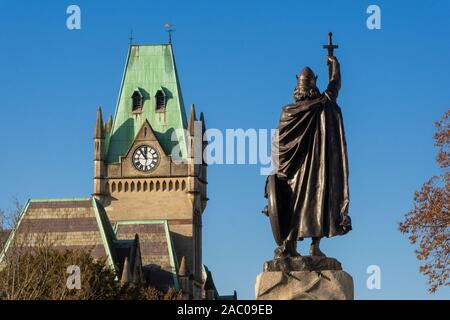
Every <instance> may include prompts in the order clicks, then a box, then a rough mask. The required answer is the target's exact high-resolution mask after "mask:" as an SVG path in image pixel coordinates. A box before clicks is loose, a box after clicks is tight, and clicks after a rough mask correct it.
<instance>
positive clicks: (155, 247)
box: [115, 220, 178, 290]
mask: <svg viewBox="0 0 450 320" xmlns="http://www.w3.org/2000/svg"><path fill="white" fill-rule="evenodd" d="M115 230H116V237H117V239H122V240H126V239H132V238H133V237H134V235H135V234H138V235H139V244H140V249H141V259H142V266H143V272H144V276H145V277H146V279H147V280H148V282H149V283H150V284H151V285H153V286H155V287H157V288H159V289H163V290H166V289H168V288H169V287H174V288H175V289H178V279H177V275H176V262H175V252H174V249H173V246H172V240H171V236H170V232H169V228H168V224H167V221H165V220H163V221H154V220H148V221H119V222H117V224H116V226H115Z"/></svg>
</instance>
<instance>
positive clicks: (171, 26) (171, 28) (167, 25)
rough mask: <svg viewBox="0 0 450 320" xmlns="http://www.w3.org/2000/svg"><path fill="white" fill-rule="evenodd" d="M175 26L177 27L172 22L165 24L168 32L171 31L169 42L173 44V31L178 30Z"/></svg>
mask: <svg viewBox="0 0 450 320" xmlns="http://www.w3.org/2000/svg"><path fill="white" fill-rule="evenodd" d="M173 27H175V25H174V24H171V23H166V24H165V25H164V28H166V32H168V33H169V44H172V32H174V31H176V30H175V29H174V28H173Z"/></svg>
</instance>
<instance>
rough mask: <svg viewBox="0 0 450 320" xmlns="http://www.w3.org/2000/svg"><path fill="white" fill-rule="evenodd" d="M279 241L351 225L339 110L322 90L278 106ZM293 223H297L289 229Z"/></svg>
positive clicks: (339, 231)
mask: <svg viewBox="0 0 450 320" xmlns="http://www.w3.org/2000/svg"><path fill="white" fill-rule="evenodd" d="M278 143H279V145H278V166H279V167H278V173H277V176H275V177H274V178H275V179H274V180H272V181H274V182H275V183H276V184H277V186H276V189H277V197H276V198H277V201H276V202H277V203H278V223H279V229H280V233H281V234H280V240H285V239H286V238H287V237H292V235H295V236H296V237H297V238H303V237H332V236H336V235H342V234H345V233H347V232H348V231H349V230H351V220H350V217H348V205H349V190H348V161H347V147H346V141H345V133H344V126H343V121H342V113H341V109H340V108H339V106H338V105H337V104H336V102H335V101H330V100H329V99H328V97H327V95H325V94H323V95H322V96H321V97H320V98H317V99H313V100H308V101H300V102H298V103H295V104H290V105H287V106H285V107H284V108H283V112H282V114H281V118H280V123H279V132H278ZM295 228H298V229H297V230H295Z"/></svg>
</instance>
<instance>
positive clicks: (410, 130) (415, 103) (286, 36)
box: [0, 0, 450, 299]
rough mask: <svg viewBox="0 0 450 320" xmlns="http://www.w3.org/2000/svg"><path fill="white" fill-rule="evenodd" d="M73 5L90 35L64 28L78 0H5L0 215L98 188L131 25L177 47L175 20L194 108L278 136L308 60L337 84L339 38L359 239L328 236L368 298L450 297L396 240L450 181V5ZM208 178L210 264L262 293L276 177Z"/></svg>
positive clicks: (214, 119)
mask: <svg viewBox="0 0 450 320" xmlns="http://www.w3.org/2000/svg"><path fill="white" fill-rule="evenodd" d="M73 3H75V4H77V5H79V6H80V7H81V19H82V22H81V23H82V25H81V27H82V29H81V30H73V31H69V30H68V29H67V28H66V18H67V14H66V8H67V6H68V5H70V4H72V3H71V2H67V1H46V2H42V1H0V41H1V48H2V50H0V66H1V72H0V101H1V106H0V108H1V120H0V121H1V123H2V125H1V126H0V137H1V138H0V139H1V140H0V147H1V150H2V156H1V157H0V166H1V167H2V168H3V170H1V173H0V180H1V181H2V183H1V184H0V207H2V208H7V207H8V206H10V205H11V197H13V196H17V197H18V198H19V199H20V200H22V201H26V199H27V198H29V197H76V196H86V195H89V194H90V193H91V192H92V174H93V162H92V159H93V154H92V151H93V141H92V135H93V127H94V123H95V114H96V109H97V107H98V105H101V106H102V107H103V111H104V114H106V115H109V114H111V113H113V112H114V107H115V104H116V99H117V94H118V90H119V85H120V80H121V75H122V71H123V67H124V63H125V58H126V53H127V50H128V41H129V40H128V37H129V33H130V30H131V29H133V30H134V36H135V42H136V43H163V42H166V41H167V34H166V32H164V29H163V27H162V26H163V24H164V23H166V22H167V21H168V20H167V19H170V21H171V22H172V23H174V24H175V25H176V32H175V33H174V50H175V55H176V60H177V65H178V71H179V74H180V79H181V85H182V91H183V95H184V100H185V104H186V106H189V105H190V104H191V103H195V104H196V106H197V110H199V111H204V112H205V113H206V124H207V126H208V127H209V128H219V129H221V130H225V129H226V128H244V129H248V128H257V129H258V128H275V127H276V126H277V122H278V117H279V115H280V110H281V107H282V106H283V105H284V104H287V103H290V102H291V96H292V90H293V87H294V85H295V74H296V73H298V72H299V70H300V69H301V68H302V67H303V66H305V65H309V66H310V67H311V68H312V69H313V70H314V71H316V73H317V74H318V75H319V86H320V88H321V89H323V88H324V87H325V85H326V81H325V80H326V78H327V69H326V62H325V51H324V50H323V49H322V44H323V43H325V42H326V35H327V32H328V31H330V30H331V31H333V33H334V35H335V42H336V43H338V44H339V45H340V48H339V49H338V50H337V51H336V56H337V57H338V58H339V59H340V62H341V67H342V76H343V84H342V90H341V94H340V96H339V104H340V106H341V108H342V110H343V116H344V124H345V129H346V134H347V143H348V153H349V165H350V197H351V204H350V215H351V217H352V219H353V227H354V230H353V231H352V232H351V233H350V234H348V235H347V236H345V237H337V238H332V239H325V240H323V250H324V251H325V252H326V253H327V254H328V255H329V256H333V257H336V258H337V259H339V260H340V261H341V262H342V264H343V267H344V268H345V269H346V270H347V271H348V272H349V273H350V274H352V276H353V277H354V280H355V296H356V298H358V299H395V298H396V299H411V298H417V299H429V298H441V299H442V298H450V290H449V288H441V289H440V290H439V291H438V293H437V294H434V295H429V294H428V293H427V291H426V287H427V286H426V279H425V278H424V277H423V276H422V275H421V274H419V272H418V268H419V263H418V262H417V260H416V258H415V255H414V248H413V247H412V246H411V245H410V244H409V243H408V241H407V239H406V237H404V236H402V235H401V234H400V233H399V232H398V230H397V223H398V221H400V220H401V219H402V215H403V214H404V213H406V212H407V211H408V209H410V208H411V206H412V197H413V192H414V191H415V190H417V189H418V188H420V186H421V184H422V183H423V182H424V181H425V180H426V179H427V178H428V177H430V176H431V175H433V174H435V173H437V167H436V166H435V163H434V158H435V154H436V149H435V148H434V147H433V139H432V135H433V132H434V126H433V122H434V121H435V120H437V119H439V118H440V117H441V115H442V114H443V113H444V112H445V111H446V110H447V109H448V107H449V101H450V90H449V89H448V88H449V85H450V80H449V76H448V74H449V71H450V62H449V57H450V42H449V41H448V32H449V28H450V20H449V19H448V14H449V12H450V4H449V3H448V2H447V1H444V0H441V1H420V2H418V1H417V2H411V1H395V3H394V2H393V1H389V2H388V1H373V2H368V1H345V2H344V1H314V2H312V1H266V2H264V1H184V2H181V1H180V2H177V1H95V2H94V1H75V2H73ZM370 4H377V5H379V6H380V8H381V14H382V15H381V19H382V20H381V23H382V25H381V26H382V28H381V30H369V29H367V27H366V19H367V17H368V15H367V14H366V9H367V7H368V5H370ZM208 174H209V185H208V187H209V189H208V192H209V198H210V199H211V200H210V201H209V203H208V207H207V209H206V211H205V213H204V240H203V246H204V253H203V254H204V255H203V256H204V263H205V264H207V265H208V266H209V268H210V269H212V271H213V272H214V278H215V282H216V285H217V287H218V289H219V291H220V292H221V293H223V294H227V293H231V292H232V290H234V289H236V290H237V291H238V295H239V297H240V298H249V299H252V298H253V297H254V283H255V277H256V275H257V274H258V273H260V272H261V271H262V264H263V262H264V261H266V260H269V259H271V258H272V255H273V249H274V246H275V244H274V241H273V239H272V235H271V231H270V225H269V222H268V220H267V218H265V217H264V216H263V215H262V214H261V213H260V211H261V209H262V208H263V206H264V204H265V199H264V198H263V187H264V179H265V178H264V177H263V176H260V175H259V166H258V165H222V166H210V167H209V173H208ZM308 245H309V243H308ZM299 250H300V252H303V253H305V252H306V250H307V245H306V244H305V243H302V244H300V248H299ZM369 265H379V266H380V268H381V289H380V290H368V289H367V287H366V279H367V277H368V275H367V274H366V268H367V267H368V266H369Z"/></svg>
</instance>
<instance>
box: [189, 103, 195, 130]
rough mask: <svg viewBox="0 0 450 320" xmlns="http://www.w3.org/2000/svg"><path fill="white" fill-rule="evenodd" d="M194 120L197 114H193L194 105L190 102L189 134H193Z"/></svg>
mask: <svg viewBox="0 0 450 320" xmlns="http://www.w3.org/2000/svg"><path fill="white" fill-rule="evenodd" d="M195 121H197V116H196V115H195V105H194V104H192V106H191V114H190V115H189V122H188V132H189V135H190V136H194V128H195Z"/></svg>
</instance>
